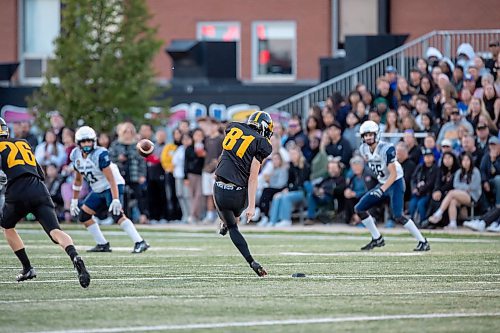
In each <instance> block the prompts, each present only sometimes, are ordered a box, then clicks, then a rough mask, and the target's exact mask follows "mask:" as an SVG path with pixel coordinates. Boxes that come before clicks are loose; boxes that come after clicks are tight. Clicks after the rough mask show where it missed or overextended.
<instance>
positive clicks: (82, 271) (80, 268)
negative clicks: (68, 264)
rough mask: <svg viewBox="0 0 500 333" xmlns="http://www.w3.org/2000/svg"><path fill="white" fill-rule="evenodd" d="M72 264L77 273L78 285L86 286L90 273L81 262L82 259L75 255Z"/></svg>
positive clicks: (88, 282)
mask: <svg viewBox="0 0 500 333" xmlns="http://www.w3.org/2000/svg"><path fill="white" fill-rule="evenodd" d="M73 266H75V269H76V271H77V273H78V280H79V281H80V286H82V288H87V287H88V286H89V284H90V274H89V272H88V271H87V268H85V264H84V263H83V259H82V258H81V257H80V256H76V257H75V258H74V259H73Z"/></svg>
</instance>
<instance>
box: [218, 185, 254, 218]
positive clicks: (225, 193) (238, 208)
mask: <svg viewBox="0 0 500 333" xmlns="http://www.w3.org/2000/svg"><path fill="white" fill-rule="evenodd" d="M214 200H215V206H216V207H217V209H218V210H219V211H224V210H225V211H227V210H229V211H232V212H233V213H234V216H236V217H238V216H240V215H241V213H242V212H243V211H244V210H245V208H247V206H248V190H247V188H246V187H241V186H237V185H234V184H227V183H224V182H222V181H216V182H215V184H214Z"/></svg>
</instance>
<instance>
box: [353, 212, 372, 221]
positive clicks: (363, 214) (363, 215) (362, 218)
mask: <svg viewBox="0 0 500 333" xmlns="http://www.w3.org/2000/svg"><path fill="white" fill-rule="evenodd" d="M356 214H358V216H359V218H360V219H361V220H364V219H366V218H367V217H368V216H370V214H368V213H367V212H356Z"/></svg>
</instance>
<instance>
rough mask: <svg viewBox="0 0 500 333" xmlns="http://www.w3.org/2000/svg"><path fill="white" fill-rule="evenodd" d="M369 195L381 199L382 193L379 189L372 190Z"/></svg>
mask: <svg viewBox="0 0 500 333" xmlns="http://www.w3.org/2000/svg"><path fill="white" fill-rule="evenodd" d="M370 194H371V195H373V196H376V197H377V198H382V196H383V195H384V191H383V190H382V189H381V188H380V187H379V188H378V189H376V190H373V191H372V192H371V193H370Z"/></svg>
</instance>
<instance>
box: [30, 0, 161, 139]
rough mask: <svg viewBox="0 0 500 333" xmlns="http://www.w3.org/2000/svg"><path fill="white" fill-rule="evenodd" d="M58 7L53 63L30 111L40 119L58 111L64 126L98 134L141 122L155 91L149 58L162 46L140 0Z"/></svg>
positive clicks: (78, 0)
mask: <svg viewBox="0 0 500 333" xmlns="http://www.w3.org/2000/svg"><path fill="white" fill-rule="evenodd" d="M61 2H62V10H61V33H60V36H59V37H58V38H57V39H56V41H55V59H54V60H53V61H51V62H50V64H49V66H48V69H47V72H46V80H45V83H44V84H43V85H42V87H41V89H40V90H39V91H37V92H36V93H35V94H34V95H33V96H32V98H31V99H30V106H31V107H33V109H34V110H37V111H38V112H39V115H43V114H45V113H46V112H48V111H51V110H57V111H59V112H60V113H61V114H62V116H63V117H64V118H65V120H66V124H67V125H68V126H75V127H76V126H77V125H81V124H87V125H89V126H93V127H94V128H96V129H97V130H99V131H108V130H110V129H111V128H112V127H113V126H114V125H115V124H116V123H117V122H120V121H123V120H132V121H139V120H144V114H145V113H146V112H148V108H149V106H151V105H152V102H153V98H154V97H155V94H157V92H158V90H157V89H158V88H157V86H156V84H155V82H154V74H155V73H154V71H153V68H152V59H153V57H154V56H155V55H156V54H157V52H158V50H159V48H160V46H161V44H162V42H161V41H160V40H158V39H157V38H156V28H154V27H151V26H150V25H149V24H148V23H149V19H150V18H151V16H150V14H149V13H148V10H147V7H146V4H145V0H62V1H61ZM43 118H45V117H40V116H39V117H38V119H43Z"/></svg>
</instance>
